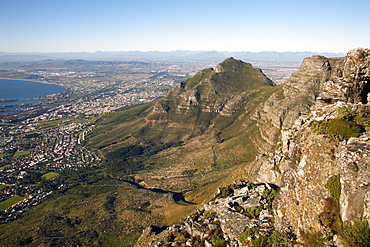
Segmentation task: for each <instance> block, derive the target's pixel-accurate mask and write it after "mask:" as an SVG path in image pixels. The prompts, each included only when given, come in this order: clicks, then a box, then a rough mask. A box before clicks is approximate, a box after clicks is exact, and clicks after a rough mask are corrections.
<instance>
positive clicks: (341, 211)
mask: <svg viewBox="0 0 370 247" xmlns="http://www.w3.org/2000/svg"><path fill="white" fill-rule="evenodd" d="M369 58H370V53H369V50H368V49H354V50H351V51H350V52H349V53H348V54H347V56H346V57H345V58H344V59H335V60H334V61H333V60H330V59H325V58H323V57H314V58H311V59H313V60H315V64H316V65H319V64H320V63H321V69H322V71H323V73H318V74H316V75H310V77H311V78H312V79H311V80H317V81H319V80H321V81H320V83H318V87H317V88H318V90H317V91H316V92H317V93H318V94H317V97H316V99H315V100H314V105H313V106H312V107H311V110H310V111H308V112H306V113H305V114H303V115H301V116H300V117H298V118H297V119H296V120H295V122H294V124H293V126H291V127H290V128H286V129H284V128H283V129H282V131H281V145H280V146H279V148H278V149H277V150H276V151H275V153H274V154H273V155H271V156H270V157H269V158H267V160H266V161H265V162H264V163H263V165H262V166H261V169H260V172H259V175H258V178H257V181H259V182H267V181H268V182H270V183H273V184H276V185H278V186H279V187H280V193H279V195H278V196H277V198H276V200H275V201H274V212H275V227H276V229H278V230H284V229H291V228H293V229H294V231H295V234H296V235H297V236H298V237H299V239H300V241H302V242H303V243H305V241H306V242H310V241H313V240H312V239H310V237H312V236H313V235H315V234H316V235H320V234H322V235H321V241H322V242H321V244H322V245H330V244H334V245H338V246H342V245H344V246H347V245H348V243H347V242H346V241H347V240H343V239H342V240H341V234H342V232H343V226H342V225H343V222H344V224H346V222H350V223H353V222H355V221H361V220H364V219H366V217H367V215H368V214H369V208H368V207H369V205H368V201H367V200H368V199H367V198H368V196H369V194H368V193H370V192H369V189H370V188H369V186H368V184H369V183H368V177H369V175H370V174H369V171H368V170H367V169H368V166H369V164H370V163H369V161H370V160H369V154H370V150H369V133H368V128H369V123H370V122H369V113H370V111H369V110H370V107H369V105H368V104H367V103H368V95H369V93H370V90H369V85H370V81H369V73H370V63H369V61H370V60H369ZM298 73H301V72H298ZM289 124H291V123H289ZM288 126H289V125H288ZM324 233H327V234H326V235H329V237H328V236H326V235H325V234H324ZM329 233H330V234H329ZM342 235H343V234H342ZM342 237H343V236H342ZM311 244H312V242H311ZM316 244H318V243H316ZM351 246H353V245H351Z"/></svg>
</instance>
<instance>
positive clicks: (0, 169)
mask: <svg viewBox="0 0 370 247" xmlns="http://www.w3.org/2000/svg"><path fill="white" fill-rule="evenodd" d="M8 167H11V165H5V166H2V167H0V171H2V170H4V169H6V168H8Z"/></svg>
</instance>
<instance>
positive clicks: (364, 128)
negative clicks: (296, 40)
mask: <svg viewBox="0 0 370 247" xmlns="http://www.w3.org/2000/svg"><path fill="white" fill-rule="evenodd" d="M369 62H370V50H369V49H354V50H351V51H350V52H349V53H348V54H347V56H346V57H345V58H334V59H328V58H325V57H321V56H314V57H311V58H307V59H305V60H304V62H303V64H302V65H301V67H300V69H299V71H297V73H295V74H294V75H292V77H291V78H290V80H289V81H288V82H287V83H286V84H285V85H284V87H283V88H280V89H278V90H276V91H274V92H273V94H272V95H271V96H270V98H268V99H267V100H266V101H264V102H262V103H261V105H259V106H258V107H257V108H256V111H255V112H254V115H253V118H254V119H255V120H256V122H255V123H256V124H257V125H258V126H259V130H260V131H261V136H262V137H263V139H264V140H265V141H266V142H268V143H270V144H273V143H277V145H276V147H275V148H276V150H274V151H273V152H271V150H270V151H269V150H267V149H264V147H267V146H268V145H260V146H259V145H258V143H256V144H257V145H256V147H258V146H259V151H260V155H258V156H257V159H256V160H255V162H254V163H253V164H252V166H256V167H259V171H258V172H257V173H258V174H257V176H256V179H255V180H253V176H245V179H247V180H249V181H254V182H255V183H256V184H252V183H245V182H243V181H237V182H235V183H234V184H232V185H229V186H227V187H224V188H221V189H220V190H219V193H218V196H217V197H216V198H217V199H215V200H214V201H212V202H210V203H209V204H206V205H204V207H203V208H202V210H200V211H198V212H197V213H196V214H193V215H190V216H189V217H188V218H186V220H184V223H183V224H182V225H180V226H177V227H170V228H167V229H165V230H163V229H162V231H159V232H160V233H158V231H154V230H153V229H149V228H148V229H147V230H146V231H144V232H143V235H142V237H141V238H140V240H139V242H138V243H137V246H150V244H149V243H152V244H157V245H158V246H165V245H166V244H168V243H171V244H181V243H185V242H186V243H187V244H191V245H192V246H202V245H209V246H214V245H226V244H229V245H230V246H293V245H297V244H298V245H299V246H368V245H369V244H370V234H369V233H370V227H369V223H368V215H369V208H370V207H369V204H368V198H369V193H370V188H369V186H368V185H369V181H368V178H369V167H368V166H369V162H370V161H369V157H370V143H369V140H370V135H369V130H370V107H369V95H370V87H369V85H370V79H369V78H370V77H369V75H370V63H369ZM261 183H262V184H261ZM279 187H280V188H279ZM258 188H260V189H258ZM271 188H279V189H278V190H279V192H278V193H277V195H276V197H274V196H273V197H272V198H273V199H274V200H273V199H272V200H273V202H272V205H271V206H272V207H270V204H269V200H271V197H269V198H270V199H269V200H267V195H273V194H274V193H272V192H271ZM241 191H242V192H241ZM251 193H252V194H251ZM253 193H260V194H259V195H256V194H253ZM220 196H221V198H220ZM240 197H241V198H240ZM265 197H266V198H265ZM225 210H226V211H225ZM266 210H267V211H266ZM225 212H228V213H225ZM252 212H253V213H252ZM238 214H239V216H237V215H238ZM225 217H226V218H225ZM266 217H267V218H266ZM269 217H270V218H269ZM272 218H273V220H272ZM207 219H211V220H207ZM230 222H234V223H232V224H230ZM233 224H234V225H233ZM271 224H273V225H274V229H275V231H273V230H272V229H271ZM200 225H201V228H200ZM217 226H218V227H217ZM266 227H267V228H266ZM243 231H244V232H243ZM164 236H170V237H167V239H168V240H166V239H165V238H163V237H164ZM166 241H167V242H166ZM168 241H170V242H168Z"/></svg>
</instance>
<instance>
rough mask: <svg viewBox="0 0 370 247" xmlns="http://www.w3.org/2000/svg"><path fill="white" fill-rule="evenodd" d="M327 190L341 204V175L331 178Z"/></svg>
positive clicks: (326, 186)
mask: <svg viewBox="0 0 370 247" xmlns="http://www.w3.org/2000/svg"><path fill="white" fill-rule="evenodd" d="M325 188H327V189H328V190H329V192H330V195H331V196H332V197H333V198H334V200H335V201H336V202H338V203H339V198H340V192H341V184H340V175H334V176H332V177H330V178H329V179H328V181H327V183H326V184H325Z"/></svg>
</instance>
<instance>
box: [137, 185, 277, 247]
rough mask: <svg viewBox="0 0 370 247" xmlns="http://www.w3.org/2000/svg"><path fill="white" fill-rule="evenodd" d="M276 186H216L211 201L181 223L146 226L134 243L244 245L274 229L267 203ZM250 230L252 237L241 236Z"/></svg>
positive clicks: (268, 203) (142, 244)
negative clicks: (169, 225)
mask: <svg viewBox="0 0 370 247" xmlns="http://www.w3.org/2000/svg"><path fill="white" fill-rule="evenodd" d="M276 189H277V188H276V187H274V186H271V185H269V184H252V183H247V182H245V181H243V180H239V181H236V182H235V183H234V184H232V185H231V186H228V187H224V188H220V190H219V192H218V194H217V196H216V199H215V200H213V201H211V202H210V203H208V204H205V205H204V206H203V207H202V208H200V209H199V210H198V211H197V212H196V213H194V214H192V215H189V216H188V217H187V218H186V219H184V220H183V221H182V224H181V225H174V226H171V227H167V228H162V229H160V228H158V227H153V226H151V227H148V228H147V229H145V230H144V232H143V234H142V236H141V238H140V239H139V241H138V242H137V244H136V245H135V246H136V247H140V246H142V247H144V246H158V247H159V246H177V245H181V244H182V245H184V246H220V245H217V244H224V245H221V246H226V244H228V245H229V246H245V244H246V243H248V242H253V239H252V238H255V237H260V238H266V239H267V238H268V237H270V236H271V235H272V233H273V231H274V227H273V221H272V219H273V214H272V210H271V203H272V201H273V199H274V197H275V195H276V194H277V190H276ZM250 229H253V230H252V231H253V232H254V236H252V237H251V238H250V239H248V238H243V237H241V236H243V233H245V232H246V231H248V230H250ZM244 235H245V234H244ZM246 237H248V236H246Z"/></svg>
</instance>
